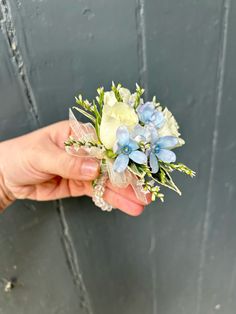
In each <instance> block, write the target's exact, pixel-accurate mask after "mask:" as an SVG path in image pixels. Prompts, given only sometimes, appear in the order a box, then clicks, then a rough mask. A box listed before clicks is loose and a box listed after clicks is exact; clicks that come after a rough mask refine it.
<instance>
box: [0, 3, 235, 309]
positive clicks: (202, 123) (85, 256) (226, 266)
mask: <svg viewBox="0 0 236 314" xmlns="http://www.w3.org/2000/svg"><path fill="white" fill-rule="evenodd" d="M0 3H1V6H0V8H1V10H0V11H2V13H0V20H1V24H0V25H1V30H0V96H1V100H0V102H1V103H0V106H1V107H0V117H1V118H0V138H1V140H3V139H6V138H10V137H13V136H16V135H18V134H23V133H25V132H27V131H30V130H32V129H35V128H38V127H39V126H43V125H46V124H49V123H51V122H54V121H57V120H60V119H65V118H67V114H68V105H70V104H72V103H73V95H75V94H76V93H78V92H80V91H83V92H84V93H85V94H86V95H87V96H88V97H92V96H94V91H95V89H96V87H97V86H98V85H99V84H103V85H105V86H106V87H108V86H109V84H110V82H111V80H114V81H116V82H118V81H121V82H122V83H123V84H126V85H128V87H130V88H132V87H133V86H134V84H135V82H136V81H137V79H138V80H139V81H140V82H142V83H143V85H144V86H145V88H146V89H147V92H148V95H149V97H151V96H152V95H154V94H157V96H158V97H159V99H160V101H161V102H162V103H164V104H167V105H168V107H169V108H170V109H171V110H172V111H173V113H174V114H175V115H176V117H177V119H178V120H179V122H180V124H181V127H182V134H183V137H184V138H185V139H186V142H187V144H186V146H184V147H183V148H182V149H181V150H179V152H178V158H179V160H183V161H184V162H186V163H188V164H189V165H191V166H192V167H193V168H194V169H195V170H196V171H197V173H198V175H197V177H196V178H195V179H194V180H190V179H188V178H184V177H183V176H180V175H176V180H177V181H178V182H179V184H180V186H181V187H182V190H183V196H182V197H181V198H179V197H178V196H176V195H174V194H173V193H169V192H167V193H166V202H165V203H164V204H159V203H155V204H152V205H151V206H149V207H148V208H147V209H146V210H145V212H144V213H143V215H142V216H140V217H138V218H131V217H128V216H126V215H124V214H122V213H120V212H116V211H114V212H112V213H111V214H104V213H102V212H101V211H99V210H98V209H97V208H95V207H94V205H93V204H92V202H91V201H90V200H89V199H87V198H80V199H67V200H63V201H57V202H47V203H36V202H27V201H22V202H16V203H15V204H14V205H13V206H12V207H11V208H10V209H9V210H8V211H7V212H6V213H5V214H4V215H2V216H1V217H0V251H1V255H0V256H1V257H0V279H4V278H5V279H9V278H11V277H15V276H16V277H17V278H18V282H19V283H18V285H17V286H16V288H15V289H13V290H12V292H10V293H8V294H7V293H5V292H4V280H1V281H0V289H1V290H0V291H1V292H0V313H4V314H8V313H9V314H10V313H15V312H17V313H26V314H27V313H30V314H32V313H42V312H44V313H70V314H72V313H73V314H74V313H80V314H83V313H89V314H95V313H96V314H100V313H101V314H105V313H109V314H110V313H112V314H120V313H124V314H131V313H132V314H133V313H135V314H136V313H137V314H139V313H140V314H143V313H145V314H151V313H152V314H157V313H158V314H159V313H160V314H176V313H178V314H190V313H191V314H192V313H193V314H206V313H207V314H208V313H209V314H213V313H223V314H232V313H235V308H236V298H235V295H236V248H235V241H236V232H235V223H236V213H235V200H236V191H235V187H236V170H235V169H236V159H235V158H236V157H235V156H236V142H235V134H236V124H235V121H234V120H235V114H236V111H235V101H234V99H235V98H236V94H235V93H236V92H235V82H236V68H235V57H234V56H235V55H236V42H235V39H234V38H235V34H234V31H235V28H236V3H235V1H233V0H231V1H230V0H215V1H212V0H199V1H195V0H191V1H187V0H181V1H174V0H159V1H154V0H150V1H145V0H138V1H135V0H131V1H125V0H121V1H104V0H96V1H91V0H90V1H85V0H84V1H83V0H67V1H62V0H44V1H42V0H41V1H40V0H35V1H31V0H24V1H20V0H0ZM6 9H8V10H6ZM9 9H10V10H9Z"/></svg>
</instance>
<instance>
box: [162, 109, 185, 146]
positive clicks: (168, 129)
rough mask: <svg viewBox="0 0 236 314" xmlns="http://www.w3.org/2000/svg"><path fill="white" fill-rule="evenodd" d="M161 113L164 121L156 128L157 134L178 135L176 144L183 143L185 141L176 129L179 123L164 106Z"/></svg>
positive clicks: (180, 144)
mask: <svg viewBox="0 0 236 314" xmlns="http://www.w3.org/2000/svg"><path fill="white" fill-rule="evenodd" d="M162 113H163V115H164V118H165V123H164V125H163V126H162V127H161V128H160V129H158V135H159V136H167V135H170V136H175V137H178V140H179V143H178V144H177V145H176V146H182V145H184V144H185V141H184V140H183V139H182V138H180V133H179V131H178V129H179V125H178V123H177V122H176V120H175V118H174V116H173V115H172V113H171V112H170V111H169V110H168V109H167V108H165V109H164V110H163V111H162Z"/></svg>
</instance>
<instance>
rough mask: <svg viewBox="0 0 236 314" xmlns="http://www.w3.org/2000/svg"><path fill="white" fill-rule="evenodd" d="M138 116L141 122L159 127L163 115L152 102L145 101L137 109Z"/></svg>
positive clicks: (162, 121)
mask: <svg viewBox="0 0 236 314" xmlns="http://www.w3.org/2000/svg"><path fill="white" fill-rule="evenodd" d="M137 112H138V116H139V119H140V121H141V122H143V123H144V124H149V125H152V126H155V127H156V128H160V127H161V126H162V125H163V123H164V120H165V118H164V115H163V113H162V112H161V111H159V110H158V109H156V107H155V106H154V104H153V103H152V102H146V103H145V104H142V105H140V106H139V107H138V109H137Z"/></svg>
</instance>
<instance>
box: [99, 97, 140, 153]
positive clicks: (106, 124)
mask: <svg viewBox="0 0 236 314" xmlns="http://www.w3.org/2000/svg"><path fill="white" fill-rule="evenodd" d="M137 124H138V116H137V114H136V112H135V111H134V109H133V108H132V107H130V106H129V105H127V104H125V103H123V102H116V103H115V105H113V106H109V105H104V107H103V112H102V121H101V125H100V139H101V141H102V143H103V144H104V146H105V147H106V148H107V149H111V148H113V146H114V144H115V141H116V131H117V129H118V128H119V127H120V126H126V127H127V128H128V129H129V130H130V131H131V130H133V128H134V127H135V126H136V125H137Z"/></svg>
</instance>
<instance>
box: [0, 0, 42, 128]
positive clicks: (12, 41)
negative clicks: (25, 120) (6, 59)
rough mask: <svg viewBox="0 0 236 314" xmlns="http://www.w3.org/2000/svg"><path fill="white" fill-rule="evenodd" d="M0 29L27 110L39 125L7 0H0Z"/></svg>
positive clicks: (36, 109)
mask: <svg viewBox="0 0 236 314" xmlns="http://www.w3.org/2000/svg"><path fill="white" fill-rule="evenodd" d="M0 12H1V16H0V29H1V30H2V33H3V34H4V35H5V39H6V42H7V45H8V48H9V52H10V54H11V57H12V58H11V59H12V62H13V64H14V66H15V68H16V70H17V74H18V75H19V78H20V80H21V82H22V85H23V88H24V92H25V95H26V98H27V101H28V105H29V111H30V113H31V115H32V117H33V119H34V122H35V125H36V127H39V126H40V124H41V123H40V119H39V113H38V107H37V103H36V100H35V96H34V92H33V89H32V87H31V84H30V82H29V78H28V75H27V71H26V67H25V65H24V61H23V57H22V54H21V51H20V49H19V45H18V40H17V35H16V28H15V26H14V22H13V18H12V13H11V7H10V3H9V2H8V1H7V0H0Z"/></svg>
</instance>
